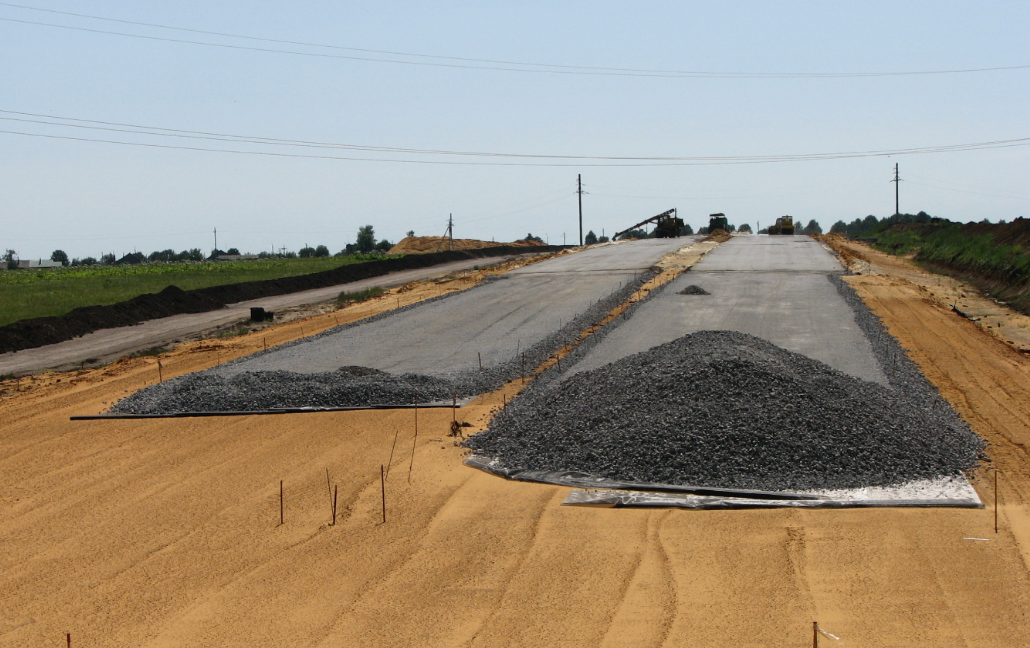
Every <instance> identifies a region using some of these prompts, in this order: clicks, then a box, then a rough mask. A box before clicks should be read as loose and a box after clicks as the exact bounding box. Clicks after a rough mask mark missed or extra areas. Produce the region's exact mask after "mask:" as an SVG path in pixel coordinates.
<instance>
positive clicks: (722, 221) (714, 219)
mask: <svg viewBox="0 0 1030 648" xmlns="http://www.w3.org/2000/svg"><path fill="white" fill-rule="evenodd" d="M729 228H730V222H729V221H728V220H727V219H726V214H709V215H708V233H709V234H711V233H712V232H714V231H715V230H717V229H721V230H722V231H724V232H728V231H730V229H729Z"/></svg>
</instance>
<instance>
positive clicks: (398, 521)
mask: <svg viewBox="0 0 1030 648" xmlns="http://www.w3.org/2000/svg"><path fill="white" fill-rule="evenodd" d="M854 281H855V282H856V283H855V285H856V288H857V289H858V290H859V292H860V293H861V294H862V295H863V296H864V297H866V298H867V300H868V301H869V303H870V305H871V307H872V308H873V309H874V310H875V311H876V312H877V313H878V314H880V315H882V316H883V317H884V318H885V320H886V322H887V324H888V326H889V327H890V330H891V331H892V332H893V333H895V334H896V335H898V337H899V338H900V339H901V340H902V343H903V344H905V346H906V348H907V349H909V351H910V353H911V355H912V356H913V358H914V359H915V360H916V361H917V362H919V363H920V365H921V366H923V367H924V370H925V371H926V372H927V375H928V376H929V377H930V379H931V380H932V381H934V382H935V383H936V384H938V385H940V386H941V388H942V392H943V393H944V395H945V396H947V397H948V399H949V400H950V401H951V402H952V403H953V404H954V405H955V407H956V409H958V410H959V411H960V412H961V413H962V414H963V415H964V416H967V420H970V422H971V424H972V425H973V427H974V428H975V429H976V430H977V431H978V432H980V433H981V434H983V435H984V436H985V437H986V438H987V439H988V440H989V441H990V442H992V444H1001V445H1000V446H999V445H992V446H991V448H990V452H991V453H992V455H993V456H994V458H995V463H996V464H999V465H1001V466H1002V467H1003V469H1004V470H1005V474H1004V475H1003V477H1002V479H1001V482H1000V483H1001V490H1002V501H1003V507H1002V511H1001V518H1000V522H1001V531H1000V533H999V534H997V535H995V534H994V528H993V525H994V521H993V512H992V510H991V508H990V506H988V507H987V508H986V509H985V510H950V509H922V510H915V509H905V510H895V509H886V510H844V511H798V510H775V511H706V512H687V511H668V510H663V511H647V510H615V509H602V510H599V509H583V508H575V507H561V506H559V504H560V503H561V501H562V500H563V499H564V497H565V494H566V493H567V492H568V489H566V488H561V487H556V486H546V485H538V484H525V483H518V482H510V481H505V480H502V479H498V478H496V477H492V476H490V475H487V474H485V473H482V472H480V471H477V470H473V469H470V468H467V467H465V466H462V465H461V463H460V462H461V458H462V457H461V453H462V451H461V449H460V448H458V447H455V446H454V445H453V440H452V439H450V438H449V437H447V436H445V435H446V433H447V431H448V430H449V427H450V422H451V412H450V411H449V410H446V409H444V410H431V411H420V412H419V435H418V439H417V440H415V439H414V438H413V434H414V420H413V419H414V414H413V412H412V411H410V410H403V411H398V410H394V411H375V412H340V413H320V414H298V415H277V416H252V417H236V418H217V419H186V420H176V419H172V420H168V419H166V420H137V421H89V422H76V423H72V422H69V421H68V416H70V415H73V414H82V413H91V412H97V411H100V410H101V409H104V403H110V402H112V401H114V400H116V399H117V398H119V397H120V396H122V395H124V393H125V392H126V391H127V390H135V389H138V388H139V387H140V386H141V384H142V383H143V381H144V380H150V379H152V378H151V376H152V374H153V373H154V370H155V367H154V365H153V364H152V361H151V362H150V363H148V362H145V361H144V360H142V359H140V360H134V361H132V362H131V363H130V362H126V363H123V364H121V365H117V366H114V367H110V368H108V369H106V370H98V371H96V372H87V373H84V374H82V375H80V376H79V378H78V382H77V383H74V384H72V383H69V381H68V380H67V376H68V375H67V374H65V375H64V376H65V379H64V381H63V382H62V383H56V382H55V381H56V379H57V378H58V377H59V376H49V377H44V378H41V379H37V380H36V381H35V385H34V386H32V387H29V386H28V385H29V383H28V381H27V379H26V381H23V383H22V385H23V387H22V388H23V390H24V391H21V392H16V393H12V394H8V396H7V397H6V398H4V400H3V401H2V402H0V417H2V420H3V421H4V427H3V430H2V432H0V435H2V436H0V471H2V474H3V475H4V480H3V481H2V483H0V507H2V508H0V547H2V548H3V551H2V554H0V555H2V557H0V566H2V569H0V600H2V601H4V605H3V606H2V608H0V645H4V646H8V645H9V646H36V645H61V643H62V642H63V641H64V634H65V633H66V632H71V633H72V639H73V645H91V646H200V645H218V646H223V645H224V646H245V645H246V646H253V645H268V646H271V645H290V646H353V645H366V646H405V647H407V646H415V645H417V646H441V647H443V646H447V647H452V646H514V645H520V646H562V647H565V646H583V647H587V646H590V647H593V646H635V647H637V646H661V645H667V646H731V645H732V646H777V647H779V646H798V647H801V646H808V645H811V627H812V626H811V623H812V621H813V620H818V621H819V622H820V625H821V626H822V627H824V628H826V629H827V630H829V631H830V632H832V633H834V634H835V635H837V636H839V637H841V638H842V639H844V641H845V644H844V645H851V646H883V647H886V646H956V647H957V646H983V647H998V646H1025V645H1026V628H1027V627H1030V576H1028V573H1030V572H1028V570H1027V567H1026V565H1025V564H1024V562H1023V557H1022V556H1021V552H1020V547H1021V545H1020V543H1022V546H1024V547H1025V546H1026V543H1027V542H1028V540H1030V533H1028V532H1027V528H1026V526H1025V524H1024V522H1022V520H1025V519H1026V517H1025V513H1026V508H1025V507H1026V502H1027V499H1026V494H1027V493H1030V481H1028V479H1027V477H1028V476H1027V465H1028V464H1027V457H1026V454H1025V450H1024V448H1025V444H1026V442H1027V439H1028V437H1030V430H1028V427H1027V423H1026V421H1027V420H1028V418H1030V417H1028V416H1027V414H1028V413H1030V412H1027V411H1026V408H1027V407H1028V405H1027V403H1030V393H1028V391H1030V390H1028V380H1027V377H1028V366H1027V363H1026V360H1025V358H1024V357H1023V356H1021V355H1019V354H1017V353H1014V352H1012V351H1011V350H1010V349H1007V348H1006V347H1004V346H1003V345H1001V344H1000V343H998V342H996V341H995V340H993V339H991V338H988V337H985V336H984V335H983V333H982V332H980V331H979V330H978V329H976V327H975V326H974V325H972V324H970V323H969V322H968V321H966V320H963V319H961V318H958V316H956V315H954V314H953V313H950V312H948V311H944V310H943V309H940V308H938V307H937V306H934V305H933V304H931V303H929V302H928V301H927V300H926V299H925V298H924V297H921V296H920V293H919V292H918V291H917V290H911V289H909V288H906V287H905V285H904V284H901V283H895V282H893V281H892V280H891V279H890V278H884V277H869V278H865V277H862V278H858V279H857V280H854ZM866 282H868V283H866ZM294 325H295V324H294ZM294 325H290V326H294ZM309 333H310V332H309ZM205 353H206V352H205ZM196 357H197V354H187V353H185V352H183V353H180V354H179V355H175V356H170V357H167V358H166V364H165V366H166V368H167V369H168V370H169V371H171V372H172V373H174V374H175V375H178V374H181V373H183V372H184V371H186V370H187V369H190V368H195V366H194V365H193V364H192V363H194V361H195V359H196ZM211 359H212V360H213V359H214V358H211ZM5 384H6V385H10V383H5ZM516 391H517V386H515V385H511V386H508V387H507V388H506V389H505V390H502V392H503V393H502V392H495V393H492V394H489V395H487V396H484V397H482V398H481V399H479V400H478V401H476V402H475V403H473V404H472V405H470V406H468V407H466V408H462V409H460V410H458V416H459V417H460V418H462V419H465V420H467V421H469V422H470V423H473V424H474V425H475V427H474V428H471V430H476V429H481V428H482V427H483V426H485V423H486V421H487V419H488V417H489V416H490V414H491V412H492V411H493V410H494V409H495V408H497V407H500V406H501V403H502V400H503V399H504V398H508V399H510V398H511V396H512V395H514V393H515V392H516ZM395 438H396V439H398V441H397V445H396V448H397V449H396V452H395V454H394V459H393V465H392V472H391V475H390V479H389V481H388V483H387V491H386V492H387V507H388V509H387V523H386V524H381V517H380V516H381V509H380V506H381V504H380V484H379V467H380V465H381V464H383V463H385V462H386V461H387V459H388V458H389V456H390V451H391V447H392V446H393V443H394V439H395ZM412 447H414V448H415V451H414V464H413V465H414V468H413V469H412V472H411V476H412V477H411V483H410V484H409V483H408V481H407V477H408V469H409V465H411V461H412V452H411V450H412ZM326 468H328V469H329V472H330V480H331V482H332V483H333V484H338V486H339V506H338V509H339V515H340V517H339V519H338V522H337V524H336V526H335V527H330V526H329V522H330V515H331V509H330V504H329V497H328V494H327V488H326V477H325V469H326ZM280 479H282V480H283V482H284V490H285V524H284V525H282V526H278V523H279V481H280ZM989 483H990V481H989V480H986V481H983V482H982V486H986V485H988V484H989ZM981 495H983V497H984V500H985V501H987V502H990V501H991V500H992V495H993V494H992V493H991V491H990V490H989V489H987V488H984V487H982V488H981ZM1021 516H1022V517H1021ZM1021 525H1022V526H1021ZM964 538H987V541H981V540H966V539H964ZM825 641H826V642H828V643H832V642H831V641H830V640H828V639H826V640H825Z"/></svg>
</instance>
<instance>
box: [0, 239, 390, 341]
mask: <svg viewBox="0 0 1030 648" xmlns="http://www.w3.org/2000/svg"><path fill="white" fill-rule="evenodd" d="M381 258H385V256H383V255H380V256H372V255H369V256H365V255H358V254H355V255H352V256H345V257H317V258H307V259H253V260H247V261H203V262H179V263H146V264H141V265H124V266H101V265H94V266H81V267H74V268H53V269H43V270H8V271H6V272H0V326H3V325H4V324H10V323H11V322H17V321H18V320H22V319H29V318H33V317H45V316H48V315H63V314H65V313H67V312H68V311H70V310H72V309H74V308H78V307H80V306H96V305H104V304H114V303H117V302H120V301H125V300H127V299H132V298H133V297H136V296H137V295H143V294H146V293H156V292H160V291H162V290H164V289H165V288H167V287H168V286H178V287H179V288H182V289H183V290H193V289H195V288H207V287H209V286H220V285H224V284H233V283H240V282H244V281H258V280H261V279H279V278H281V277H292V276H296V275H302V274H309V273H312V272H321V271H323V270H331V269H333V268H337V267H340V266H343V265H350V264H352V263H361V262H363V261H369V260H372V259H381Z"/></svg>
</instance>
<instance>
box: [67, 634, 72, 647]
mask: <svg viewBox="0 0 1030 648" xmlns="http://www.w3.org/2000/svg"><path fill="white" fill-rule="evenodd" d="M68 648H72V633H70V632H69V633H68Z"/></svg>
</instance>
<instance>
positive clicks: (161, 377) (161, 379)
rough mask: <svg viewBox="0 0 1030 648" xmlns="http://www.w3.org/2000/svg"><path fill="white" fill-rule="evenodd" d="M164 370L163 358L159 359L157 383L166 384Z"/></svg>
mask: <svg viewBox="0 0 1030 648" xmlns="http://www.w3.org/2000/svg"><path fill="white" fill-rule="evenodd" d="M162 369H163V368H162V367H161V358H158V359H157V382H164V381H165V376H164V371H162Z"/></svg>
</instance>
